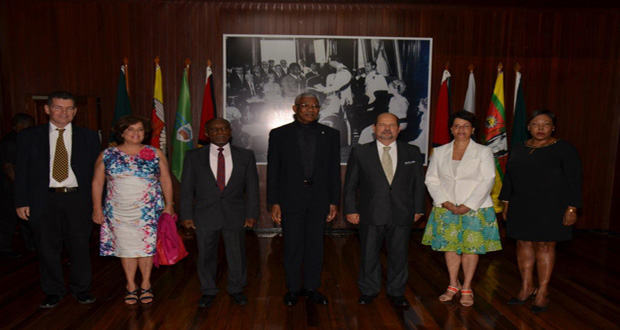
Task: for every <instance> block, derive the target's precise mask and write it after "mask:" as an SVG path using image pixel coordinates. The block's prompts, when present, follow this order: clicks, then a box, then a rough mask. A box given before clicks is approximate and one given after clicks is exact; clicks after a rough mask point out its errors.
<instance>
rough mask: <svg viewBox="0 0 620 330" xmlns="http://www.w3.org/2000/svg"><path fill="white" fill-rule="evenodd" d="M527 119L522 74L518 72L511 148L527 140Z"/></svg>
mask: <svg viewBox="0 0 620 330" xmlns="http://www.w3.org/2000/svg"><path fill="white" fill-rule="evenodd" d="M525 117H526V116H525V98H524V97H523V86H522V81H521V72H519V71H517V78H516V82H515V106H514V113H513V116H512V136H511V139H510V146H511V147H514V146H516V145H518V144H520V143H523V142H525V141H526V140H527V123H526V121H527V119H526V118H525Z"/></svg>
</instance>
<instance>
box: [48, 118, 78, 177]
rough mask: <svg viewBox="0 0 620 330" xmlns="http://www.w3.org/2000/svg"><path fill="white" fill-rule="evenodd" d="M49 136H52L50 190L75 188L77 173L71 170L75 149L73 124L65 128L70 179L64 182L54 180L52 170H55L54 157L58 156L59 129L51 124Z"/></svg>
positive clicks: (64, 135) (64, 134) (64, 136)
mask: <svg viewBox="0 0 620 330" xmlns="http://www.w3.org/2000/svg"><path fill="white" fill-rule="evenodd" d="M49 124H50V126H49V134H50V173H49V177H50V185H49V186H50V188H58V187H67V188H74V187H77V186H78V181H77V178H76V177H75V173H73V169H71V151H72V147H73V142H72V136H73V127H72V126H71V123H69V124H67V126H65V127H64V129H65V132H64V133H63V134H62V136H63V138H64V140H65V148H67V156H68V157H69V158H68V159H69V177H67V178H66V179H65V180H64V181H63V182H58V181H56V180H55V179H54V178H52V169H53V168H54V157H55V156H56V155H55V154H56V141H58V131H57V130H56V129H57V128H58V127H57V126H55V125H54V124H52V123H51V122H50V123H49Z"/></svg>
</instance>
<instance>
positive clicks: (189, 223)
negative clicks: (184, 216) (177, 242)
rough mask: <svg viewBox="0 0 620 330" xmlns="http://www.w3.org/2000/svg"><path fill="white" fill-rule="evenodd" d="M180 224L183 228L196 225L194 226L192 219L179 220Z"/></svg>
mask: <svg viewBox="0 0 620 330" xmlns="http://www.w3.org/2000/svg"><path fill="white" fill-rule="evenodd" d="M181 226H183V228H185V229H190V228H193V229H196V226H194V220H183V222H181Z"/></svg>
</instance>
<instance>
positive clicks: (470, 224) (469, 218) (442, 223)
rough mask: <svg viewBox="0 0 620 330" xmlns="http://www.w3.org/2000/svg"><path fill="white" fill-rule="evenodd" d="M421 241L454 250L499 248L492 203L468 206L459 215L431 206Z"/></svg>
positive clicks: (437, 248)
mask: <svg viewBox="0 0 620 330" xmlns="http://www.w3.org/2000/svg"><path fill="white" fill-rule="evenodd" d="M422 244H425V245H430V246H431V248H432V249H433V250H435V251H451V252H455V253H456V254H461V253H467V254H485V253H487V252H491V251H499V250H501V249H502V244H501V243H500V239H499V230H498V228H497V219H496V218H495V211H494V210H493V208H492V207H486V208H480V209H478V210H476V211H473V210H471V211H469V212H467V213H465V214H463V215H456V214H453V213H452V212H450V211H448V210H447V209H445V208H441V207H433V210H432V211H431V215H430V216H429V219H428V223H427V224H426V230H425V231H424V236H423V238H422Z"/></svg>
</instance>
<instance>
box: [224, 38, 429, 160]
mask: <svg viewBox="0 0 620 330" xmlns="http://www.w3.org/2000/svg"><path fill="white" fill-rule="evenodd" d="M431 59H432V39H431V38H378V37H336V36H285V35H232V34H225V35H224V79H225V87H226V88H224V100H225V102H226V107H225V110H224V116H225V118H226V119H228V120H229V121H230V122H231V124H232V128H233V139H234V143H235V144H236V145H238V146H240V147H243V148H248V149H252V150H253V151H254V153H255V155H256V160H257V162H258V163H259V164H260V163H263V164H264V163H266V162H267V145H268V139H269V131H270V130H271V129H273V128H276V127H279V126H282V125H285V124H288V123H290V122H291V121H293V115H294V112H293V110H292V107H293V104H294V100H295V96H297V95H298V94H300V93H304V92H307V93H312V94H314V95H316V96H317V98H318V99H319V102H320V104H321V111H320V113H319V122H320V123H322V124H325V125H328V126H331V127H333V128H336V129H338V130H339V131H340V137H341V143H340V145H341V163H343V164H344V163H346V162H347V158H348V156H349V153H350V151H351V148H352V147H354V146H356V145H358V144H364V143H368V142H371V141H373V140H374V135H373V133H372V124H373V123H374V122H375V120H376V118H377V116H378V115H379V114H381V113H383V112H390V113H393V114H395V115H396V116H397V117H398V118H399V121H400V126H401V132H400V135H399V140H402V141H405V142H407V143H409V144H413V145H416V146H418V147H419V148H420V150H421V151H422V154H423V155H424V158H425V159H424V164H425V165H426V163H427V161H428V149H429V146H428V144H429V137H428V133H429V120H430V118H429V117H430V113H429V109H430V81H431V70H430V68H431V64H432V63H431Z"/></svg>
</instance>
